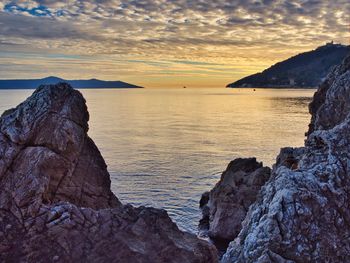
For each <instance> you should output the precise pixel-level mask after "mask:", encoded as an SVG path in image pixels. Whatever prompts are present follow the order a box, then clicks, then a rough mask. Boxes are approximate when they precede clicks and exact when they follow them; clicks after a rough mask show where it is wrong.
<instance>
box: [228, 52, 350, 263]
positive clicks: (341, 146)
mask: <svg viewBox="0 0 350 263" xmlns="http://www.w3.org/2000/svg"><path fill="white" fill-rule="evenodd" d="M349 95H350V58H349V57H348V58H347V59H346V60H345V61H344V62H343V64H342V65H340V66H338V67H337V68H335V69H334V70H333V72H332V73H331V74H330V75H329V77H328V79H327V80H326V81H325V82H324V83H323V84H322V85H321V87H320V89H319V91H318V92H317V93H316V94H315V96H314V100H313V102H312V104H311V105H310V112H311V114H312V121H311V124H310V128H309V133H308V138H307V140H306V142H305V147H303V148H297V149H291V148H286V149H282V152H281V154H280V155H279V157H278V158H277V160H278V162H277V164H276V166H275V167H274V170H273V172H272V175H271V178H270V179H269V181H268V182H267V183H266V184H265V186H263V187H262V191H261V193H260V195H259V197H258V200H257V201H256V202H255V203H254V204H253V205H252V206H251V207H250V209H249V212H248V214H247V217H246V218H245V220H244V223H243V228H242V230H241V232H240V234H239V236H238V238H236V239H235V240H234V241H233V242H231V243H230V246H229V248H228V251H227V253H226V254H225V255H224V257H223V260H222V261H223V262H258V263H259V262H348V261H349V258H350V238H349V237H350V177H349V176H350V132H349V131H350V115H349V112H350V96H349ZM288 159H289V160H292V161H286V160H288Z"/></svg>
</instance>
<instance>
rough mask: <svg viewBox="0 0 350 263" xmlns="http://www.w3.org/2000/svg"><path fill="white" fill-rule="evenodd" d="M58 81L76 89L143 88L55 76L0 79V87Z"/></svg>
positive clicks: (31, 85)
mask: <svg viewBox="0 0 350 263" xmlns="http://www.w3.org/2000/svg"><path fill="white" fill-rule="evenodd" d="M60 82H65V83H68V84H69V85H71V86H73V87H74V88H77V89H92V88H98V89H126V88H128V89H129V88H143V87H141V86H137V85H134V84H130V83H127V82H123V81H120V80H117V81H108V80H99V79H95V78H92V79H87V80H85V79H77V80H66V79H63V78H59V77H56V76H49V77H45V78H41V79H0V89H36V88H37V87H38V86H40V85H49V84H52V85H53V84H58V83H60Z"/></svg>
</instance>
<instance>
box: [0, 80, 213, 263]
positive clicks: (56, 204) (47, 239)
mask: <svg viewBox="0 0 350 263" xmlns="http://www.w3.org/2000/svg"><path fill="white" fill-rule="evenodd" d="M88 119H89V115H88V112H87V108H86V105H85V100H84V99H83V97H82V95H81V94H80V93H79V92H78V91H76V90H73V89H72V88H71V87H70V86H69V85H67V84H58V85H49V86H40V87H39V88H38V89H37V90H36V91H35V92H34V93H33V95H32V96H31V97H29V98H28V99H27V100H26V101H25V102H23V103H22V104H20V105H19V106H18V107H17V108H15V109H11V110H8V111H6V112H5V113H4V114H3V116H2V117H1V118H0V261H1V262H55V261H57V262H181V263H182V262H216V261H217V255H216V250H215V248H214V247H213V246H212V245H210V244H208V243H207V242H205V241H203V240H199V239H197V238H196V237H195V236H193V235H191V234H188V233H184V232H181V231H180V230H179V229H178V228H177V226H176V225H175V224H174V223H173V222H172V221H171V219H170V218H169V216H168V215H167V213H166V211H164V210H158V209H153V208H145V207H139V208H133V207H131V206H128V205H126V206H124V205H122V204H121V203H120V202H119V200H118V199H117V197H116V196H114V194H113V193H112V192H111V190H110V177H109V174H108V172H107V168H106V164H105V162H104V160H103V158H102V156H101V154H100V152H99V151H98V149H97V147H96V146H95V144H94V142H93V141H92V140H91V139H90V138H89V137H88V135H87V131H88V124H87V122H88Z"/></svg>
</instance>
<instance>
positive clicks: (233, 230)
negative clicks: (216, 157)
mask: <svg viewBox="0 0 350 263" xmlns="http://www.w3.org/2000/svg"><path fill="white" fill-rule="evenodd" d="M270 171H271V170H270V168H268V167H263V165H262V163H258V162H257V161H256V159H255V158H247V159H241V158H238V159H235V160H233V161H232V162H230V164H229V165H228V167H227V169H226V171H224V172H223V174H222V175H221V179H220V181H219V182H218V183H217V184H216V185H215V187H214V188H213V189H212V190H211V191H210V192H206V193H204V194H203V196H202V199H201V201H200V207H201V209H202V214H203V218H202V220H201V221H200V224H199V229H200V232H201V234H202V235H206V232H207V234H208V236H209V237H210V238H211V239H212V240H214V242H215V243H216V244H223V245H224V244H225V243H226V246H227V244H228V242H229V241H232V240H233V239H234V238H235V237H236V236H237V235H238V233H239V231H240V230H241V223H242V221H243V219H244V218H245V215H246V213H247V211H248V208H249V206H250V205H251V204H252V203H253V202H254V201H255V200H256V196H257V194H258V192H259V190H260V188H261V186H262V185H263V184H264V183H265V182H266V181H267V180H268V178H269V176H270Z"/></svg>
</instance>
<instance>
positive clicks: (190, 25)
mask: <svg viewBox="0 0 350 263" xmlns="http://www.w3.org/2000/svg"><path fill="white" fill-rule="evenodd" d="M332 40H333V41H334V42H336V43H343V44H349V41H350V1H349V0H327V1H320V0H290V1H286V0H237V1H235V0H231V1H223V0H216V1H215V0H211V1H209V0H196V1H190V0H168V1H165V0H127V1H121V0H95V1H93V0H87V1H85V0H84V1H81V0H65V1H53V0H36V1H34V0H28V1H25V0H18V1H6V0H5V1H3V0H1V1H0V79H14V78H41V77H47V76H51V75H53V76H58V77H62V78H65V79H89V78H98V79H103V80H123V81H126V82H130V83H133V84H137V85H141V86H144V87H149V88H157V87H164V88H168V87H183V86H187V87H220V88H222V87H224V86H225V85H226V84H228V83H231V82H233V81H235V80H237V79H240V78H242V77H244V76H247V75H250V74H252V73H256V72H260V71H262V70H263V69H265V68H267V67H269V66H270V65H272V64H274V63H276V62H278V61H281V60H284V59H286V58H288V57H290V56H292V55H295V54H298V53H300V52H304V51H309V50H312V49H315V48H316V47H317V46H321V45H323V44H325V43H326V42H329V41H332Z"/></svg>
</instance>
